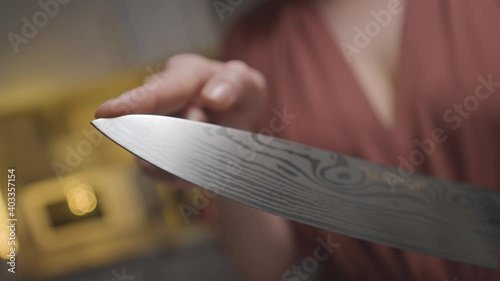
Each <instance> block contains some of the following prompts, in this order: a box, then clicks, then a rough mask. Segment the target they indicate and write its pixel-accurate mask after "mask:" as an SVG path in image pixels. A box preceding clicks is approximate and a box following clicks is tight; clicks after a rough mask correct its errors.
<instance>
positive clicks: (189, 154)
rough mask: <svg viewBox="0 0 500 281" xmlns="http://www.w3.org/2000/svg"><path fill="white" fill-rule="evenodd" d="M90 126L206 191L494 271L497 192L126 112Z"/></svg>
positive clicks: (499, 217)
mask: <svg viewBox="0 0 500 281" xmlns="http://www.w3.org/2000/svg"><path fill="white" fill-rule="evenodd" d="M93 124H94V125H95V126H96V127H97V128H98V129H99V130H100V131H102V132H103V133H104V134H105V135H106V136H108V137H109V138H110V139H112V140H113V141H115V142H116V143H118V144H119V145H121V146H122V147H124V148H125V149H127V150H129V151H130V152H132V153H134V154H135V155H137V156H139V157H141V158H143V159H144V160H146V161H148V162H150V163H152V164H153V165H155V166H157V167H159V168H161V169H163V170H165V171H168V172H170V173H172V174H174V175H177V176H179V177H181V178H183V179H185V180H187V181H189V182H192V183H193V184H196V185H198V186H200V187H202V188H205V189H207V190H210V191H212V192H215V193H217V194H220V195H222V196H225V197H228V198H231V199H233V200H236V201H239V202H241V203H243V204H246V205H249V206H251V207H254V208H257V209H260V210H263V211H265V212H269V213H272V214H275V215H278V216H281V217H285V218H287V219H291V220H294V221H297V222H300V223H304V224H308V225H311V226H314V227H318V228H322V229H327V230H330V231H334V232H338V233H341V234H344V235H347V236H351V237H355V238H359V239H363V240H367V241H371V242H375V243H380V244H384V245H387V246H391V247H396V248H399V249H405V250H412V251H415V252H419V253H423V254H427V255H432V256H437V257H441V258H445V259H449V260H453V261H458V262H464V263H470V264H475V265H479V266H484V267H490V268H496V267H498V252H499V249H500V194H498V193H495V192H491V191H487V190H484V189H480V188H477V187H474V186H471V185H467V184H461V183H452V182H448V181H443V180H438V179H435V178H431V177H428V176H425V175H420V174H412V175H411V176H408V177H402V176H400V175H399V173H398V171H397V169H394V168H390V167H386V166H382V165H377V164H373V163H370V162H367V161H364V160H361V159H358V158H353V157H348V156H344V155H340V154H336V153H333V152H329V151H326V150H321V149H317V148H313V147H310V146H306V145H301V144H297V143H294V142H289V141H285V140H281V139H278V138H272V137H268V136H263V135H257V134H252V133H248V132H245V131H241V130H235V129H230V128H225V127H221V126H217V125H211V124H205V123H199V122H194V121H189V120H184V119H178V118H172V117H163V116H153V115H127V116H122V117H118V118H112V119H98V120H95V121H93Z"/></svg>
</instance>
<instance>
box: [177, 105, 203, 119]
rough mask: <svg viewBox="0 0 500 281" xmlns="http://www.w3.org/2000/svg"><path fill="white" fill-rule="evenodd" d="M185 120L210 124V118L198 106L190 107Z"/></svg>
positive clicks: (185, 114)
mask: <svg viewBox="0 0 500 281" xmlns="http://www.w3.org/2000/svg"><path fill="white" fill-rule="evenodd" d="M183 117H184V118H186V119H189V120H193V121H198V122H208V117H207V115H206V114H205V112H204V111H203V110H202V109H201V108H200V107H198V106H190V107H188V109H187V110H186V112H185V113H184V115H183Z"/></svg>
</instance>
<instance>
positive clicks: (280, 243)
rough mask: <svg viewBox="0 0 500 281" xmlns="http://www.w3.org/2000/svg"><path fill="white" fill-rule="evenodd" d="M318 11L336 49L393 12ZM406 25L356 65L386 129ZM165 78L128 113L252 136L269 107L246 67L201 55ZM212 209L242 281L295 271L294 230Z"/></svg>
mask: <svg viewBox="0 0 500 281" xmlns="http://www.w3.org/2000/svg"><path fill="white" fill-rule="evenodd" d="M316 4H317V7H318V9H319V11H320V14H321V17H322V18H323V21H324V23H325V25H326V26H327V27H328V29H329V30H330V31H331V32H332V37H334V38H336V40H337V42H342V41H346V42H351V41H352V37H353V34H351V33H349V31H351V30H352V28H353V27H354V26H356V25H359V26H363V24H364V23H366V21H367V20H370V18H369V15H370V14H369V11H370V10H372V9H374V10H380V9H382V8H384V7H385V6H386V5H387V3H386V2H384V1H381V0H376V1H364V0H363V1H362V0H360V1H346V0H338V1H317V2H316ZM363 5H365V6H363ZM366 5H368V6H366ZM401 22H402V20H401V17H399V18H396V19H395V20H394V21H393V22H392V23H391V27H390V28H388V29H387V30H384V33H383V34H382V35H381V36H380V37H381V38H375V41H374V42H373V43H372V44H370V46H368V47H367V48H365V49H364V50H363V53H362V54H361V55H360V56H356V57H355V58H353V62H352V63H351V71H352V72H353V74H354V75H355V76H356V78H357V79H358V81H359V82H360V85H361V86H362V88H363V89H364V93H365V95H366V98H367V100H368V101H369V103H370V104H371V105H372V108H373V109H374V112H375V113H376V114H377V115H378V116H379V119H380V121H381V122H382V124H384V125H386V126H391V124H392V123H393V119H392V118H393V117H392V116H393V113H392V111H393V110H392V108H393V103H394V102H393V101H394V97H395V90H394V89H395V80H396V79H395V73H396V72H397V67H396V65H397V62H398V59H399V57H398V56H397V54H398V53H399V41H400V37H401V36H400V25H401ZM381 57H382V58H383V59H382V60H381V59H380V58H381ZM158 78H159V81H160V82H159V84H158V85H157V86H156V87H145V86H141V87H140V89H141V90H143V91H145V92H146V95H145V96H144V98H143V99H141V100H140V101H139V102H138V103H134V107H132V108H131V109H130V112H128V113H130V114H132V113H148V114H158V115H176V116H181V117H183V118H187V119H191V120H196V121H202V122H211V123H216V124H220V125H223V126H228V127H233V128H239V129H244V130H249V131H252V130H254V124H255V122H256V120H257V117H258V116H259V114H260V112H261V110H262V109H263V108H264V106H265V105H266V103H267V100H268V93H267V87H266V81H265V78H264V77H263V75H262V74H260V73H259V72H258V71H257V70H255V69H252V68H250V67H249V66H247V65H246V64H245V63H244V62H241V61H230V62H225V63H224V62H219V61H214V60H209V59H207V58H204V57H202V56H199V55H194V54H180V55H176V56H174V57H172V58H170V59H169V60H168V62H167V64H166V66H165V70H164V71H163V73H160V74H158ZM368 85H369V87H368ZM134 90H137V89H133V90H131V91H128V92H125V93H123V94H122V95H120V96H119V97H117V98H115V99H113V100H109V101H107V102H105V103H104V104H102V105H101V106H100V107H99V108H98V109H97V112H96V114H95V116H96V118H107V117H116V116H119V115H120V114H122V113H121V112H120V111H119V110H117V108H116V106H114V105H116V103H119V102H127V101H128V100H130V99H132V98H133V95H132V94H133V92H134ZM138 162H139V165H140V166H141V168H142V169H143V170H144V172H145V173H146V174H148V175H150V176H152V177H156V178H159V179H162V180H169V181H170V182H173V183H174V184H176V185H179V186H182V185H184V183H183V182H182V181H181V180H179V179H177V178H176V177H174V176H173V175H170V174H167V173H165V172H163V171H161V170H158V169H157V168H155V167H153V166H151V165H149V164H147V163H145V162H143V161H140V160H139V161H138ZM213 203H214V205H215V206H216V207H217V208H218V211H217V214H218V219H217V225H216V226H217V227H216V229H217V230H218V231H219V233H220V237H221V239H222V242H223V244H224V246H225V249H226V250H227V252H228V254H229V255H230V256H231V258H232V261H233V262H234V264H235V265H236V266H237V267H238V268H239V270H240V272H241V274H242V276H243V278H244V279H245V280H255V281H256V280H259V281H266V280H269V281H270V280H281V278H282V274H283V272H285V271H286V270H288V269H290V268H291V266H292V264H293V263H294V262H295V258H296V245H295V241H294V234H293V232H292V229H291V226H290V223H289V222H288V221H287V220H285V219H282V218H279V217H276V216H273V215H270V214H266V213H263V212H260V211H257V210H255V209H251V208H249V207H246V206H243V205H240V204H239V203H235V202H232V201H230V200H227V199H224V198H221V197H217V198H216V199H214V201H213Z"/></svg>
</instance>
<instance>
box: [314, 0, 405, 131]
mask: <svg viewBox="0 0 500 281" xmlns="http://www.w3.org/2000/svg"><path fill="white" fill-rule="evenodd" d="M410 1H411V0H407V2H406V3H405V5H404V11H403V13H404V15H403V20H402V27H401V31H400V32H401V34H400V38H399V45H400V46H399V55H398V61H397V65H398V69H397V77H396V80H395V81H396V85H395V96H394V102H393V108H392V110H393V111H394V112H393V114H394V115H393V118H394V120H393V124H392V125H391V126H390V127H387V126H386V125H384V124H383V123H382V120H381V117H380V116H379V114H377V113H376V112H375V108H374V107H373V105H372V104H370V102H369V101H368V96H367V93H365V90H364V89H363V87H362V86H361V85H362V84H361V83H360V81H359V78H358V77H357V76H356V74H355V73H354V70H353V69H352V68H351V66H350V65H349V62H348V61H347V58H346V57H345V56H344V54H343V53H342V50H341V49H340V46H339V43H338V40H337V38H336V35H335V33H333V32H330V30H329V28H328V26H327V23H326V22H325V20H324V19H323V17H322V15H321V14H320V12H319V11H318V10H317V9H316V7H314V4H311V5H310V9H311V10H312V12H313V13H314V16H313V18H315V19H316V20H317V24H318V27H319V30H320V32H321V33H322V35H321V36H324V37H326V38H328V40H327V41H328V42H330V44H331V45H333V50H334V56H338V61H340V63H341V64H342V67H343V68H344V69H345V71H346V72H347V73H346V77H348V79H349V80H350V81H349V83H350V84H351V85H352V86H353V89H355V90H354V91H355V92H356V93H353V95H355V96H356V98H355V99H354V100H355V101H356V102H359V103H360V104H361V107H363V108H366V111H367V112H368V114H369V115H370V116H369V118H368V119H372V120H373V121H372V120H367V122H371V123H372V124H373V125H374V126H375V127H376V128H377V130H378V131H380V132H383V133H386V134H393V133H395V132H396V131H397V130H398V128H399V126H400V124H401V120H400V119H401V116H402V115H401V114H402V105H403V101H404V98H405V97H404V96H403V94H404V91H403V86H404V84H403V82H404V81H405V79H406V76H405V75H406V72H407V70H406V69H405V68H406V63H405V58H406V56H407V54H406V49H407V48H406V45H407V41H408V38H407V37H408V29H409V20H408V17H409V12H410V10H409V9H410V8H409V6H410Z"/></svg>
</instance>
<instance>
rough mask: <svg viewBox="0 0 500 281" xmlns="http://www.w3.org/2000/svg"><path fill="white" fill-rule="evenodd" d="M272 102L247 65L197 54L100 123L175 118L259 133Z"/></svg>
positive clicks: (124, 97)
mask: <svg viewBox="0 0 500 281" xmlns="http://www.w3.org/2000/svg"><path fill="white" fill-rule="evenodd" d="M266 102H267V87H266V81H265V79H264V77H263V76H262V74H260V73H259V72H258V71H256V70H255V69H252V68H250V67H249V66H247V65H246V64H245V63H243V62H241V61H230V62H226V63H224V62H219V61H214V60H209V59H207V58H204V57H202V56H199V55H195V54H180V55H176V56H174V57H172V58H170V59H169V60H168V62H167V64H166V68H165V70H164V71H163V72H161V73H158V74H156V75H154V76H153V77H151V78H150V79H149V82H147V83H145V84H144V85H142V86H140V87H138V88H136V89H133V90H130V91H127V92H125V93H123V94H121V95H120V96H119V97H117V98H114V99H111V100H108V101H106V102H105V103H103V104H102V105H101V106H100V107H99V108H98V109H97V112H96V114H95V117H96V118H109V117H117V116H121V115H126V114H140V113H145V114H157V115H175V116H179V117H183V118H186V119H191V120H195V121H201V122H210V123H215V124H219V125H223V126H228V127H233V128H238V129H243V130H253V129H254V128H253V127H254V124H255V122H256V120H257V118H258V116H259V114H260V112H261V110H262V109H263V108H264V106H265V104H266ZM139 164H140V166H141V167H142V168H143V170H144V171H145V172H146V173H147V174H149V175H151V176H153V177H157V178H161V179H168V180H175V178H174V177H173V176H172V175H168V174H167V173H165V172H163V171H161V170H160V169H158V168H156V167H154V166H152V165H150V164H148V163H146V162H145V161H142V160H140V161H139ZM177 183H179V184H182V182H179V181H177Z"/></svg>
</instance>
